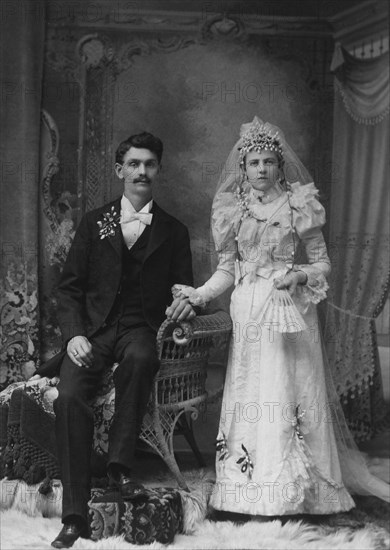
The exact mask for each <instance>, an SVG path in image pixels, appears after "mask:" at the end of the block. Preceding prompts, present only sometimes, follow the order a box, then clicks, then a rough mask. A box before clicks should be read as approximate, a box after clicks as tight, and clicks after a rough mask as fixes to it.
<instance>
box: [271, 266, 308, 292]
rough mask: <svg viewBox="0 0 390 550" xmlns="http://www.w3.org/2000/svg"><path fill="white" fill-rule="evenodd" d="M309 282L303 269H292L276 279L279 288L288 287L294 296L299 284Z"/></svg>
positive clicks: (275, 282) (276, 285)
mask: <svg viewBox="0 0 390 550" xmlns="http://www.w3.org/2000/svg"><path fill="white" fill-rule="evenodd" d="M306 282H307V275H306V273H304V272H303V271H290V272H289V273H287V274H286V275H285V276H284V277H279V278H278V279H275V280H274V285H275V287H276V288H277V289H278V290H282V289H284V288H285V289H286V290H288V293H289V294H290V296H292V295H293V294H294V293H295V291H296V289H297V286H298V285H304V284H306Z"/></svg>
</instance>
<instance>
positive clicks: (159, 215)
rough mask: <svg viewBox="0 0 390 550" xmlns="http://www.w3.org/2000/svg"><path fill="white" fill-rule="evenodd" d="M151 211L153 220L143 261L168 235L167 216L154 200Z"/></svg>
mask: <svg viewBox="0 0 390 550" xmlns="http://www.w3.org/2000/svg"><path fill="white" fill-rule="evenodd" d="M152 213H153V220H152V224H151V226H150V238H149V242H148V246H147V248H146V252H145V258H144V262H145V261H146V260H147V258H149V256H150V255H151V254H153V252H154V251H155V250H156V249H157V248H158V247H159V246H161V245H162V243H163V242H164V241H165V240H166V239H167V238H168V237H169V218H168V216H167V215H166V214H165V212H164V211H163V210H161V208H160V207H159V206H158V204H156V202H154V203H153V209H152Z"/></svg>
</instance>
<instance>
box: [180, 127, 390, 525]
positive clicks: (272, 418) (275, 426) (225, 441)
mask: <svg viewBox="0 0 390 550" xmlns="http://www.w3.org/2000/svg"><path fill="white" fill-rule="evenodd" d="M317 195H318V191H317V189H316V188H315V186H314V183H313V182H312V181H311V178H310V175H309V174H308V172H307V171H306V169H305V168H304V166H303V165H302V163H301V162H300V161H299V159H298V157H297V156H296V155H295V154H294V152H293V151H292V149H291V148H290V147H289V145H288V144H287V143H286V140H285V138H284V136H283V135H282V133H281V131H280V130H279V129H278V128H277V127H275V126H273V125H271V124H269V123H263V122H262V121H260V120H259V119H257V118H255V119H254V121H253V122H252V123H251V124H246V125H244V126H243V127H242V129H241V134H240V139H239V141H238V142H237V143H236V145H235V147H234V148H233V150H232V152H231V154H230V156H229V158H228V161H227V163H226V165H225V169H224V170H223V172H222V174H221V177H220V181H219V185H218V189H217V192H216V195H215V198H214V201H213V208H212V230H213V237H214V241H215V245H216V249H217V251H218V256H219V264H218V267H217V270H216V272H215V273H214V274H213V276H212V277H211V278H210V279H209V280H208V281H207V282H206V283H205V284H204V285H203V286H202V287H200V288H198V289H196V290H194V289H192V288H190V287H183V286H181V285H175V293H176V295H177V294H181V295H183V294H184V295H186V296H187V297H188V298H189V300H190V302H191V303H193V304H194V305H203V304H206V303H207V302H209V301H210V300H212V299H213V298H215V297H217V296H218V295H220V294H222V293H223V292H224V291H225V290H226V289H227V288H229V287H230V286H232V285H233V284H234V285H235V288H234V291H233V294H232V297H231V305H230V314H231V317H232V321H233V327H234V328H233V336H232V340H231V344H230V353H229V361H228V366H227V372H226V379H225V386H224V395H223V402H222V410H221V418H220V426H219V433H218V437H217V444H216V447H217V457H216V476H217V478H216V484H215V487H214V491H213V494H212V497H211V505H212V507H214V508H215V509H217V510H224V511H231V512H241V513H246V514H251V515H261V516H276V515H287V514H288V515H291V514H302V513H305V514H331V513H336V512H340V511H347V510H350V509H351V508H353V507H354V501H353V499H352V497H351V495H350V492H357V493H363V494H376V495H377V496H380V497H381V498H384V499H385V500H389V486H388V485H387V484H386V483H384V482H382V481H381V480H378V479H377V478H374V477H373V476H371V475H370V474H369V472H368V470H367V468H366V466H365V463H364V460H363V458H362V457H361V455H360V454H359V452H358V450H357V448H356V447H355V445H354V443H353V440H352V438H351V435H350V433H349V431H348V429H347V427H346V424H345V420H344V417H343V415H342V411H341V408H340V406H339V403H338V399H337V396H336V394H335V391H334V388H333V385H332V381H331V376H330V371H329V369H328V367H327V364H326V356H325V354H324V351H323V346H322V342H321V336H320V330H319V326H318V319H317V312H316V304H317V303H318V302H320V301H321V300H323V299H324V298H325V297H326V290H327V288H328V286H327V282H326V277H327V275H328V274H329V272H330V262H329V258H328V255H327V250H326V245H325V241H324V238H323V236H322V233H321V228H322V226H323V225H324V223H325V212H324V209H323V207H322V205H321V204H320V203H319V201H318V199H317Z"/></svg>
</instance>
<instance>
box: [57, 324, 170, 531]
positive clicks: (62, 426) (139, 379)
mask: <svg viewBox="0 0 390 550" xmlns="http://www.w3.org/2000/svg"><path fill="white" fill-rule="evenodd" d="M89 341H90V342H91V344H92V353H93V362H92V366H91V367H89V368H86V367H78V366H77V365H75V364H74V363H73V362H72V361H71V359H70V358H69V357H68V356H67V355H66V356H65V359H64V361H63V363H62V365H61V371H60V382H59V384H58V398H57V399H56V400H55V402H54V411H55V414H56V439H57V454H58V461H59V467H60V472H61V480H62V485H63V499H62V520H63V521H64V522H65V521H66V518H69V516H79V517H80V516H81V517H82V518H83V519H84V520H86V519H87V517H88V510H87V508H88V507H87V503H88V500H89V498H90V484H91V466H90V463H91V452H92V443H93V425H94V422H93V413H92V408H91V400H92V399H93V398H94V396H95V395H96V392H97V388H98V386H99V382H100V381H101V378H102V375H103V374H104V372H105V370H106V369H108V368H111V366H112V364H113V363H114V362H118V363H119V365H118V367H117V368H116V370H115V372H114V384H115V412H114V416H113V419H112V423H111V426H110V431H109V439H108V441H109V451H108V465H110V464H114V463H115V464H119V465H121V466H124V467H125V468H126V469H131V467H132V464H133V459H134V453H135V447H136V442H137V438H138V435H139V432H140V429H141V425H142V420H143V417H144V414H145V412H146V407H147V403H148V400H149V396H150V392H151V388H152V383H153V379H154V376H155V375H156V372H157V370H158V368H159V361H158V357H157V351H156V333H155V332H154V331H153V330H152V329H151V328H150V327H148V326H138V327H132V328H129V327H126V326H123V325H121V323H120V322H116V323H115V324H114V325H111V326H107V327H105V328H102V329H100V330H99V331H98V332H97V333H96V334H95V335H94V336H93V337H92V338H90V339H89Z"/></svg>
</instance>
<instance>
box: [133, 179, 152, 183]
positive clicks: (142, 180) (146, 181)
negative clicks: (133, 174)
mask: <svg viewBox="0 0 390 550" xmlns="http://www.w3.org/2000/svg"><path fill="white" fill-rule="evenodd" d="M134 183H150V179H149V178H135V180H134Z"/></svg>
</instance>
